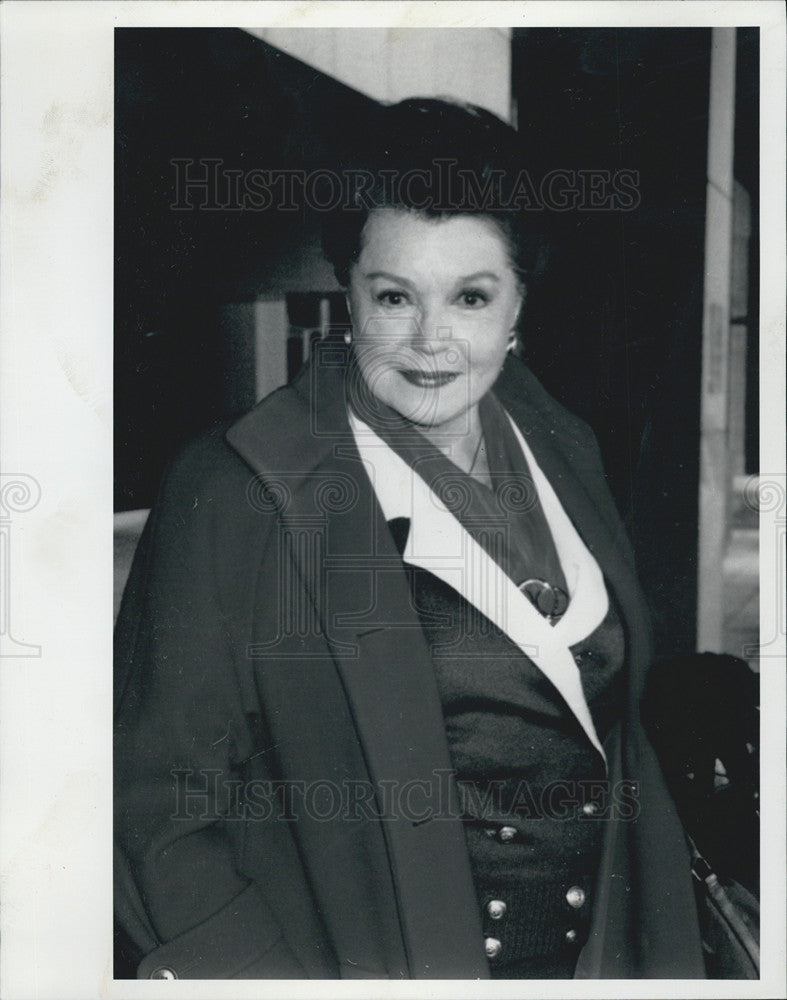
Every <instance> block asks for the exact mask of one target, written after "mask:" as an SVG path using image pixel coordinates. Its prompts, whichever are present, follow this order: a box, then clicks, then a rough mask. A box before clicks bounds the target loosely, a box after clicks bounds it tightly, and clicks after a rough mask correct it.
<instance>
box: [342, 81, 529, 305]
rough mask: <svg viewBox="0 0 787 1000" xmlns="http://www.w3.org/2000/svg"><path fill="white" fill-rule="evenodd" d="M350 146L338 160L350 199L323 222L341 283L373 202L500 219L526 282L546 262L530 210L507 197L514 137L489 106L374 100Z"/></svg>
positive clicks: (512, 180) (516, 150)
mask: <svg viewBox="0 0 787 1000" xmlns="http://www.w3.org/2000/svg"><path fill="white" fill-rule="evenodd" d="M352 146H353V148H351V149H349V150H346V151H345V152H344V155H342V156H341V157H340V158H339V163H338V164H337V165H338V167H339V169H340V170H341V171H342V173H343V176H344V180H345V183H347V182H348V179H349V181H350V185H349V187H348V191H350V195H349V199H348V201H346V202H345V204H344V205H343V206H341V207H340V208H337V209H336V210H334V211H332V212H330V213H329V215H328V216H327V217H326V219H325V221H324V225H323V252H324V253H325V256H326V257H327V259H328V260H329V261H330V262H331V264H332V265H333V269H334V273H335V275H336V278H337V281H338V282H339V284H340V285H342V287H346V286H347V284H348V283H349V272H350V266H351V265H352V264H353V263H354V262H355V261H357V259H358V257H359V255H360V252H361V239H362V233H363V228H364V226H365V225H366V221H367V219H368V218H369V214H370V212H372V211H373V210H374V209H375V208H401V209H406V210H409V211H413V212H418V213H421V214H423V215H426V216H428V217H432V218H447V217H449V216H452V215H468V214H472V215H480V216H483V217H485V218H488V219H491V220H493V221H494V222H495V223H496V224H497V227H498V229H499V230H500V233H501V235H502V236H503V238H504V240H505V242H506V245H507V248H508V251H509V254H510V258H511V263H512V266H513V268H514V270H515V272H516V274H517V277H518V278H519V280H520V282H521V283H522V284H523V285H524V284H525V283H526V282H527V281H528V280H529V279H530V278H531V277H532V276H533V275H534V273H536V272H537V271H539V270H540V269H541V267H542V266H543V262H544V260H545V254H546V243H545V240H544V238H543V235H542V234H541V232H540V227H539V226H538V225H537V223H536V221H535V219H534V218H533V215H534V213H532V212H531V213H526V212H524V211H522V210H521V209H519V208H517V207H516V205H512V203H511V194H512V192H513V191H514V188H515V185H516V180H517V177H518V176H519V174H520V169H521V152H520V143H519V137H518V135H517V133H516V131H515V130H514V129H513V128H512V127H511V126H510V125H508V124H506V123H505V122H503V121H502V120H501V119H500V118H498V117H497V116H496V115H493V114H492V113H491V112H490V111H486V110H484V109H483V108H479V107H477V106H475V105H472V104H463V103H459V102H455V101H447V100H439V99H436V98H418V97H414V98H409V99H408V100H406V101H401V102H400V103H398V104H393V105H383V106H377V107H376V108H375V109H374V110H373V111H372V112H371V113H370V115H369V120H368V121H364V122H362V123H359V124H358V127H357V128H356V132H355V140H354V142H353V144H352Z"/></svg>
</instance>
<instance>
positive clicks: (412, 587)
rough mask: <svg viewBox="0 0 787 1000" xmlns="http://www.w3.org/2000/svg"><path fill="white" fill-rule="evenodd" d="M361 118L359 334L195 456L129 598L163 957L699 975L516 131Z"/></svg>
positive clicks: (146, 911)
mask: <svg viewBox="0 0 787 1000" xmlns="http://www.w3.org/2000/svg"><path fill="white" fill-rule="evenodd" d="M365 139H366V140H367V142H366V148H365V149H363V150H360V151H356V155H355V156H353V157H352V158H351V166H352V168H353V169H352V171H349V172H348V176H352V177H354V178H355V180H356V181H358V180H359V179H360V181H361V183H358V184H356V185H355V187H354V198H353V199H352V201H351V203H350V204H348V205H346V206H344V210H343V211H341V212H338V213H337V214H336V215H335V217H333V218H331V219H330V220H329V222H328V224H327V226H326V232H325V248H326V253H327V254H328V256H329V257H330V259H331V261H332V263H333V264H334V267H335V270H336V274H337V276H338V278H339V280H340V281H341V282H342V283H343V285H344V286H345V287H346V290H347V302H348V306H349V310H350V315H351V320H352V327H351V329H350V330H348V331H347V333H346V334H345V335H344V338H343V339H339V340H338V341H337V340H333V339H329V340H327V341H324V342H322V343H321V344H320V345H319V346H318V349H317V351H316V352H315V355H314V358H313V360H312V363H311V365H310V366H309V367H308V368H307V369H306V370H305V371H304V373H302V375H301V376H300V377H299V379H298V380H297V381H296V382H295V383H294V384H293V385H291V386H288V387H287V388H284V389H281V390H279V391H277V392H275V393H273V394H272V395H271V396H269V397H268V398H267V399H264V400H263V401H262V402H261V403H260V404H259V405H258V406H257V407H256V408H255V409H254V410H253V411H252V412H251V413H250V414H248V415H247V416H245V417H243V418H242V419H241V420H239V421H238V422H237V423H235V424H234V425H233V426H231V427H229V429H226V428H216V429H214V430H213V431H212V432H211V433H209V434H208V435H207V436H206V437H204V438H203V439H202V440H200V441H198V442H197V443H196V444H194V445H192V446H191V447H189V448H188V449H186V451H185V452H184V453H183V454H182V455H181V456H180V457H179V458H178V460H177V461H176V462H175V463H174V464H173V466H172V468H171V470H170V472H169V474H168V475H167V477H166V480H165V482H164V485H163V487H162V491H161V495H160V498H159V501H158V503H157V505H156V507H155V509H154V511H153V513H152V515H151V517H150V519H149V522H148V525H147V528H146V531H145V534H144V537H143V540H142V542H141V544H140V547H139V551H138V553H137V557H136V560H135V564H134V568H133V570H132V574H131V578H130V582H129V584H128V588H127V592H126V596H125V598H124V604H123V607H122V610H121V615H120V620H119V625H118V636H117V648H118V663H117V666H116V675H117V680H118V709H117V743H116V799H117V817H116V841H117V858H118V890H117V894H116V895H117V903H118V905H117V910H118V917H119V920H120V923H121V925H122V927H123V929H124V931H125V933H126V934H127V935H128V936H129V937H130V938H131V940H132V941H133V942H134V944H135V946H136V948H137V950H138V952H139V955H140V956H141V961H140V964H139V970H138V975H139V976H141V977H153V978H173V977H183V978H229V977H239V978H255V977H282V978H318V979H319V978H336V977H342V978H488V977H502V978H559V977H563V978H568V977H584V978H588V977H614V978H619V977H657V976H665V977H676V976H679V977H702V976H703V975H704V969H703V960H702V952H701V944H700V935H699V929H698V920H697V914H696V905H695V901H694V896H693V889H692V882H691V875H690V867H689V858H688V853H687V849H686V845H685V840H684V837H683V833H682V829H681V825H680V822H679V820H678V818H677V815H676V813H675V810H674V807H673V804H672V802H671V799H670V797H669V795H668V794H667V791H666V789H665V786H664V783H663V778H662V776H661V773H660V771H659V768H658V765H657V763H656V761H655V758H654V755H653V752H652V750H651V749H650V747H649V745H648V743H647V742H646V740H645V737H644V735H643V733H642V730H641V726H640V721H639V701H640V696H641V692H642V685H643V678H644V673H645V669H646V667H647V666H648V664H649V660H650V657H651V648H650V639H649V631H648V622H647V616H646V611H645V606H644V601H643V597H642V595H641V593H640V590H639V587H638V584H637V580H636V577H635V573H634V568H633V565H632V559H631V552H630V549H629V545H628V542H627V540H626V536H625V534H624V531H623V528H622V526H621V523H620V521H619V518H618V515H617V513H616V511H615V508H614V505H613V502H612V499H611V497H610V495H609V492H608V490H607V486H606V484H605V479H604V473H603V471H602V468H601V464H600V460H599V452H598V447H597V445H596V442H595V440H594V437H593V435H592V433H591V431H590V430H589V429H588V428H587V426H586V425H585V424H583V423H582V422H581V421H580V420H578V419H577V418H576V417H574V416H572V415H571V414H570V413H569V412H567V411H566V410H565V409H563V407H562V406H560V405H559V404H558V403H556V402H555V401H554V400H553V399H551V398H550V397H549V396H548V395H547V393H546V392H545V391H544V389H543V388H542V387H541V386H540V385H539V383H538V382H537V381H536V380H535V378H534V377H533V375H532V374H531V373H530V372H529V371H528V370H527V369H526V368H525V367H524V366H523V364H522V363H521V362H520V361H519V360H518V359H517V358H516V357H515V356H514V354H513V353H512V352H513V349H514V348H515V345H516V343H517V329H518V323H519V317H520V312H521V310H522V306H523V303H524V299H525V293H526V289H527V283H528V280H529V276H530V273H531V272H532V269H533V267H534V263H535V259H536V255H537V248H536V245H535V243H534V240H533V239H532V238H530V237H529V236H528V228H527V227H528V224H529V223H528V219H527V217H526V216H523V215H522V214H521V213H518V212H516V211H515V210H514V209H515V201H516V199H515V198H512V197H511V194H512V192H515V189H516V181H515V159H514V157H515V152H516V143H515V133H513V131H512V130H511V129H509V128H508V127H507V126H505V125H504V124H503V123H502V122H500V121H498V120H497V119H496V118H494V117H493V116H492V115H490V114H488V113H486V112H484V111H481V110H480V109H477V108H472V107H459V106H456V105H452V104H448V103H446V102H441V101H426V100H424V101H419V100H412V101H406V102H404V103H403V104H401V105H397V106H394V107H391V108H386V109H382V110H381V111H380V113H379V119H378V122H377V126H376V128H375V129H372V130H370V131H369V132H368V133H367V134H366V135H365ZM435 166H436V167H437V169H436V170H435ZM447 167H450V169H447ZM506 181H507V182H510V183H509V184H508V187H506V183H501V182H506ZM506 192H507V193H508V195H509V197H508V198H507V197H506Z"/></svg>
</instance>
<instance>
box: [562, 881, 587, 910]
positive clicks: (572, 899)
mask: <svg viewBox="0 0 787 1000" xmlns="http://www.w3.org/2000/svg"><path fill="white" fill-rule="evenodd" d="M566 902H567V903H568V905H569V906H572V907H573V908H574V909H575V910H578V909H579V908H580V906H582V904H583V903H584V902H585V890H584V889H582V888H581V887H580V886H578V885H572V886H571V888H570V889H569V890H568V892H567V893H566Z"/></svg>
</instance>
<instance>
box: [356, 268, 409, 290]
mask: <svg viewBox="0 0 787 1000" xmlns="http://www.w3.org/2000/svg"><path fill="white" fill-rule="evenodd" d="M364 278H366V279H367V280H369V281H374V279H375V278H382V279H383V280H385V281H393V282H394V284H397V285H407V287H408V288H414V287H415V286H414V285H413V283H412V281H408V280H407V278H403V277H401V275H398V274H391V272H390V271H369V273H368V274H365V275H364Z"/></svg>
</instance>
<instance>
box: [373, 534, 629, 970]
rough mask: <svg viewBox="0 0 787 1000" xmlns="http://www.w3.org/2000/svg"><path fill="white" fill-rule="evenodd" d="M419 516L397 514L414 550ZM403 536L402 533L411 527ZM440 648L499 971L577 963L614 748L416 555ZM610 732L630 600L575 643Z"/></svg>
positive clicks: (449, 722) (421, 592)
mask: <svg viewBox="0 0 787 1000" xmlns="http://www.w3.org/2000/svg"><path fill="white" fill-rule="evenodd" d="M407 527H409V525H408V524H407V522H405V523H404V524H401V525H397V524H396V523H395V522H392V531H393V534H394V536H395V538H396V541H397V545H398V546H399V548H400V551H403V547H404V541H405V540H406V534H405V533H404V532H403V530H402V529H405V531H406V528H407ZM397 536H398V537H397ZM405 568H406V570H407V573H408V578H409V581H410V588H411V593H412V597H413V602H414V605H415V608H416V610H417V611H418V615H419V618H420V620H421V625H422V628H423V631H424V634H425V636H426V638H427V641H428V643H429V646H430V650H431V654H432V662H433V665H434V669H435V675H436V679H437V684H438V689H439V692H440V698H441V702H442V708H443V715H444V718H445V725H446V733H447V736H448V745H449V750H450V754H451V761H452V765H453V767H454V769H455V771H456V778H457V782H458V785H459V788H460V801H461V804H462V808H463V819H464V823H465V835H466V840H467V847H468V851H469V854H470V861H471V866H472V871H473V879H474V883H475V887H476V892H477V895H478V902H479V906H480V908H481V910H482V914H483V926H484V934H485V937H486V947H487V955H488V956H489V959H490V973H491V975H492V976H493V978H496V977H501V978H520V977H521V978H525V977H527V978H565V977H570V976H572V975H573V971H574V966H575V964H576V959H577V956H578V953H579V950H580V948H581V946H582V944H583V943H584V942H585V940H586V939H587V935H588V930H589V914H590V911H591V901H592V895H593V888H594V881H595V875H596V871H597V868H598V860H599V851H600V847H601V839H602V833H603V819H604V817H605V816H606V815H608V810H609V808H611V807H614V803H613V802H612V801H611V795H610V791H609V789H608V788H607V786H606V782H605V777H606V774H605V766H604V762H603V760H602V758H601V756H600V754H599V753H598V751H597V750H596V749H595V748H594V747H593V745H592V744H591V743H590V741H589V740H588V738H587V735H586V734H585V732H584V730H583V729H582V727H581V726H580V724H579V722H578V721H577V719H576V717H575V716H574V715H573V713H572V712H571V711H570V709H569V708H568V706H567V705H566V703H565V701H564V700H563V697H562V696H561V695H560V693H559V692H558V691H557V689H556V688H555V687H554V685H553V684H552V683H551V681H549V680H548V679H547V677H546V676H545V675H544V674H543V673H542V672H541V671H540V670H539V668H538V667H537V666H536V665H535V663H534V662H533V661H532V660H531V659H530V658H529V657H527V656H526V655H525V654H524V653H523V652H522V651H521V650H520V649H519V647H518V646H516V645H515V644H514V643H513V642H512V641H511V640H510V639H509V638H508V636H507V635H505V633H503V632H502V631H501V630H500V629H498V628H497V626H495V625H494V624H493V623H492V622H490V621H489V619H487V618H486V617H485V616H484V615H483V614H481V612H479V611H478V610H477V609H476V608H475V607H474V606H473V605H471V604H469V603H468V602H467V601H466V600H465V599H464V598H463V597H462V596H461V595H460V594H459V593H458V592H457V591H455V590H454V589H453V588H452V587H450V586H448V585H447V584H446V583H444V582H443V581H441V580H439V579H438V578H437V577H435V576H433V575H432V574H431V573H429V572H427V571H426V570H423V569H420V568H414V567H409V566H406V567H405ZM572 652H573V653H574V656H575V659H576V662H577V664H578V666H579V668H580V673H581V677H582V684H583V689H584V692H585V697H586V699H587V701H588V705H589V708H590V710H591V714H592V716H593V721H594V723H595V725H596V729H597V731H598V735H599V739H600V740H601V741H602V743H603V741H604V738H605V736H606V735H607V733H608V731H609V729H610V727H611V725H612V723H613V722H614V721H615V719H616V718H617V717H618V716H619V711H620V700H619V695H620V690H621V685H620V680H621V674H620V671H621V667H622V664H623V659H624V638H623V629H622V627H621V625H620V619H619V616H618V613H617V610H616V608H615V607H614V605H613V603H612V602H610V608H609V611H608V613H607V616H606V618H605V620H604V622H602V624H601V625H600V626H599V627H598V628H597V629H596V630H595V631H594V632H593V633H592V634H591V635H590V636H588V637H587V638H586V639H585V640H583V641H582V642H580V643H578V644H576V645H575V646H573V647H572Z"/></svg>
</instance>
